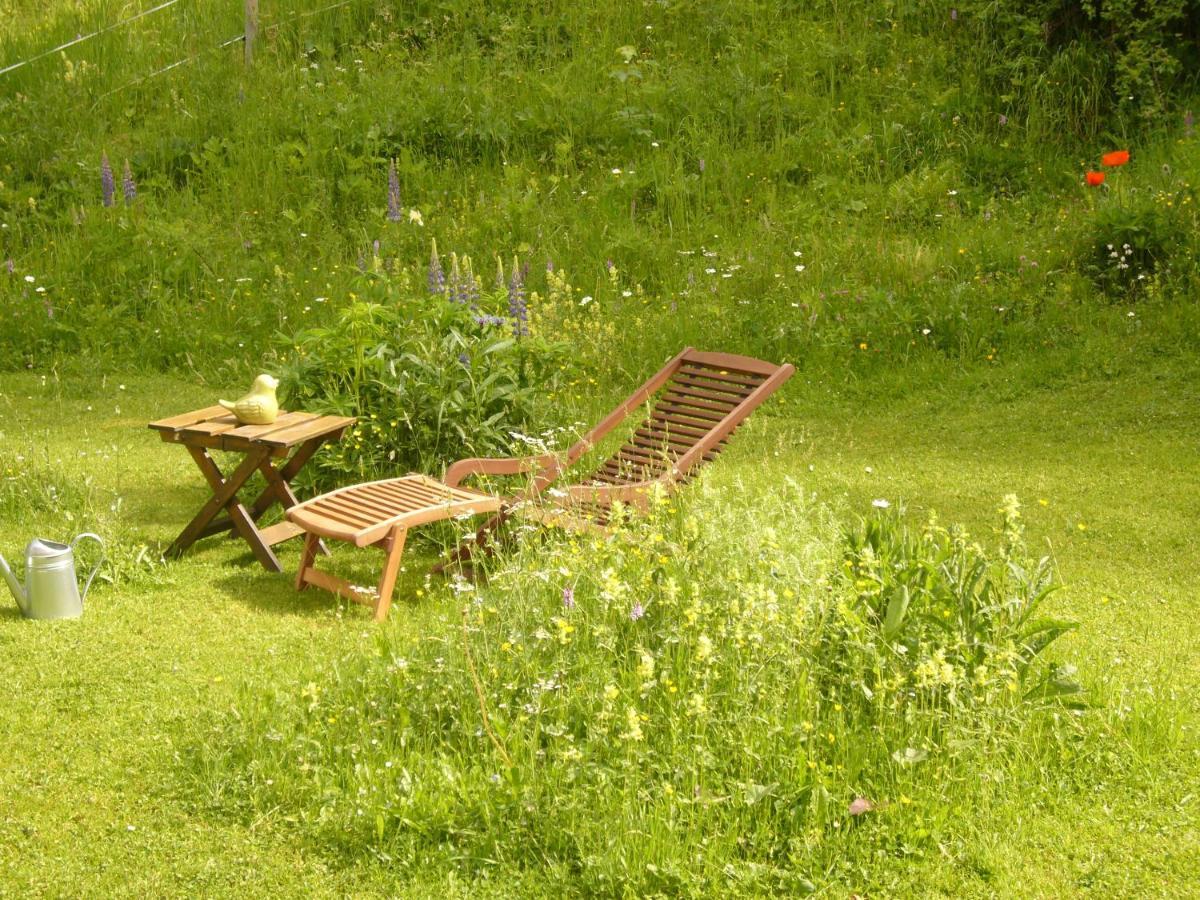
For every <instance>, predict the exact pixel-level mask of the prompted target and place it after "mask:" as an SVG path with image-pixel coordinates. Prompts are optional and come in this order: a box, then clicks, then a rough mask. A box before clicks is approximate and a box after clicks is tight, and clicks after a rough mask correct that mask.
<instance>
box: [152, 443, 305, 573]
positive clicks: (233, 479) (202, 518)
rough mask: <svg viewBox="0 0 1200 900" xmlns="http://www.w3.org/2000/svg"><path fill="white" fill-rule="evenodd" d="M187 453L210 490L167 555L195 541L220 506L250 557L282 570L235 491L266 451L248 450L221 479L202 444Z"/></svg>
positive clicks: (269, 567)
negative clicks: (210, 495) (241, 539)
mask: <svg viewBox="0 0 1200 900" xmlns="http://www.w3.org/2000/svg"><path fill="white" fill-rule="evenodd" d="M188 452H189V453H190V454H191V455H192V459H193V460H195V462H196V465H197V466H198V467H199V469H200V471H201V473H203V475H204V478H205V480H206V481H207V482H208V484H209V487H211V488H212V490H213V496H212V498H211V499H210V500H209V501H208V502H207V503H205V504H204V506H203V507H201V509H200V512H199V513H197V514H196V517H195V518H194V519H192V521H191V522H190V523H188V526H187V527H186V528H184V529H183V531H182V532H181V533H180V535H179V537H177V538H176V539H175V541H174V543H172V544H171V546H170V547H169V548H167V553H168V554H169V555H173V556H177V555H179V554H180V553H182V552H183V551H184V550H186V549H187V548H188V547H190V546H191V545H192V544H194V543H195V542H196V540H197V539H198V538H199V537H200V536H201V535H202V534H203V533H204V532H205V529H206V526H208V525H209V523H210V522H212V520H213V519H214V518H215V517H216V515H217V513H219V512H220V511H221V510H222V509H225V510H227V511H228V513H229V519H230V522H231V524H232V526H233V528H234V530H236V531H237V532H238V534H240V535H241V536H242V538H243V539H244V540H245V541H246V543H247V544H249V545H250V549H251V551H253V553H254V556H255V557H256V558H257V559H258V561H259V562H260V563H262V565H263V567H264V568H266V569H268V570H270V571H272V572H282V571H283V567H282V566H281V565H280V564H279V560H278V559H276V557H275V554H274V553H273V552H272V551H271V548H270V547H269V546H267V544H266V543H265V542H264V541H263V539H262V537H261V536H260V535H259V533H258V529H257V528H256V527H255V525H254V521H253V519H251V518H250V514H249V513H248V512H247V511H246V507H245V506H243V505H242V504H241V502H240V501H239V500H238V499H237V492H238V491H239V490H241V488H242V487H243V486H244V485H245V484H246V481H247V479H249V477H250V476H251V475H252V474H253V473H254V470H255V469H257V468H258V467H259V465H260V464H261V463H262V461H263V459H265V458H267V455H268V451H266V450H261V451H252V452H250V453H247V454H246V458H245V459H244V460H242V462H241V464H240V465H238V467H237V468H236V469H235V470H234V472H233V474H232V475H230V476H229V478H225V477H224V476H223V475H222V474H221V470H220V469H218V468H217V464H216V463H215V462H213V460H212V457H211V456H209V455H208V451H207V450H205V449H204V448H203V447H195V446H192V445H190V444H189V445H188Z"/></svg>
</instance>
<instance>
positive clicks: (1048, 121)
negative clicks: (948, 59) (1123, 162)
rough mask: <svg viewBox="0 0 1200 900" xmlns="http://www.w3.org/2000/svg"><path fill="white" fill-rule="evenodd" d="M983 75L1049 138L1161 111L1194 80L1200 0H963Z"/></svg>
mask: <svg viewBox="0 0 1200 900" xmlns="http://www.w3.org/2000/svg"><path fill="white" fill-rule="evenodd" d="M961 10H962V16H961V18H962V20H963V22H964V24H966V25H968V27H969V26H970V25H971V24H975V25H976V26H977V28H978V30H977V32H976V36H975V39H976V40H977V41H978V42H979V43H980V44H981V45H983V47H984V48H986V50H985V52H982V53H976V54H975V55H974V59H975V61H976V64H977V65H978V66H979V67H980V70H981V74H982V78H983V82H984V84H985V85H988V86H990V87H991V89H992V90H994V91H995V92H996V93H997V94H998V95H1000V96H1001V99H1002V100H1003V101H1004V102H1005V103H1006V104H1007V105H1010V107H1011V108H1012V109H1015V110H1022V111H1023V112H1025V114H1026V115H1027V116H1028V117H1029V118H1030V120H1031V124H1033V125H1035V127H1038V130H1039V131H1040V132H1041V133H1043V134H1045V135H1046V136H1051V135H1053V134H1055V133H1056V132H1059V131H1061V132H1063V133H1066V134H1072V135H1075V136H1077V137H1094V136H1095V135H1097V134H1100V133H1103V132H1106V131H1109V132H1111V131H1116V130H1118V124H1119V123H1118V122H1114V121H1113V120H1114V118H1116V119H1118V120H1120V119H1124V120H1126V121H1127V122H1128V124H1134V121H1133V120H1141V121H1143V122H1145V121H1149V120H1152V119H1155V118H1157V117H1160V116H1161V115H1162V114H1163V113H1164V112H1166V111H1167V110H1168V109H1169V108H1170V100H1171V98H1172V97H1173V96H1175V94H1176V93H1177V92H1179V91H1181V90H1183V89H1185V88H1186V87H1188V86H1189V85H1192V84H1194V83H1195V73H1196V72H1197V71H1198V68H1197V64H1198V63H1200V58H1198V57H1197V50H1196V48H1197V46H1200V40H1198V39H1200V5H1198V4H1197V3H1196V0H1086V2H1083V3H1077V2H1072V0H1016V2H1008V3H992V2H979V3H964V4H962V7H961Z"/></svg>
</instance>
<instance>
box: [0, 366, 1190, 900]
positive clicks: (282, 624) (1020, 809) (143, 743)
mask: <svg viewBox="0 0 1200 900" xmlns="http://www.w3.org/2000/svg"><path fill="white" fill-rule="evenodd" d="M1014 365H1016V364H1014ZM953 380H954V379H951V380H950V381H951V382H953ZM1008 381H1009V379H1008V372H1007V371H1006V370H1005V369H1002V368H999V367H998V368H996V369H994V370H991V372H990V378H989V379H987V380H985V381H984V382H982V383H980V382H978V381H976V383H975V384H974V385H973V386H972V387H971V389H969V390H967V389H963V386H962V385H956V384H954V383H949V384H946V385H942V386H939V387H938V388H934V389H930V390H929V391H927V392H920V391H914V392H912V393H911V395H910V396H909V397H908V398H907V399H903V400H898V401H891V400H888V401H883V400H879V401H875V402H870V403H866V404H863V403H858V402H856V403H851V402H849V401H848V400H846V399H839V397H838V396H836V395H834V396H832V397H829V396H826V395H825V393H824V392H823V391H821V390H819V389H818V388H817V387H816V386H813V385H805V384H804V383H802V382H801V379H800V378H797V379H796V380H795V382H794V383H793V384H792V385H791V386H790V388H789V390H788V394H789V403H788V404H787V409H788V415H787V417H779V416H775V417H767V416H761V417H759V418H758V419H757V420H756V421H754V422H753V424H752V425H751V426H750V427H749V428H748V429H747V430H746V432H745V433H744V434H743V436H742V437H741V438H740V440H739V442H738V443H737V444H736V450H735V451H733V452H731V453H730V454H729V455H728V456H727V457H726V458H725V459H723V461H722V463H721V464H720V465H718V466H715V467H714V468H713V470H712V474H711V477H712V478H713V479H714V480H715V482H716V483H718V484H719V485H721V486H723V487H725V488H727V489H728V490H730V491H735V490H736V489H737V484H738V482H739V480H742V479H744V480H747V481H748V480H752V479H753V480H760V479H762V478H772V477H775V476H776V475H780V476H781V475H783V474H790V475H792V476H794V477H795V478H797V479H798V480H799V481H801V482H802V483H803V484H804V485H805V486H806V487H808V488H810V489H811V490H812V491H813V492H815V493H816V495H817V497H818V499H820V500H821V501H823V502H825V503H827V504H828V505H830V506H831V507H832V508H833V509H834V510H835V512H836V513H837V515H838V516H839V517H842V518H845V519H849V517H850V516H851V515H852V514H853V513H855V512H859V511H862V510H864V509H865V508H867V507H868V506H869V504H870V501H871V500H872V499H875V498H887V499H888V500H890V501H891V502H892V503H893V504H897V503H904V504H905V505H907V506H908V507H909V508H910V509H912V510H924V509H927V508H928V509H935V510H937V512H938V513H939V515H940V517H941V519H942V520H943V521H945V522H952V521H961V522H964V523H966V524H967V526H968V527H969V528H971V529H972V530H973V531H976V532H980V533H983V534H986V535H988V537H990V533H989V529H990V528H991V527H992V524H993V523H994V522H995V520H996V516H995V510H996V507H997V506H998V504H999V501H1000V498H1001V497H1002V496H1003V495H1004V494H1007V493H1010V492H1012V493H1016V494H1017V495H1019V496H1020V498H1021V500H1022V502H1023V503H1024V509H1025V515H1026V522H1027V527H1028V537H1029V542H1030V544H1031V546H1034V547H1036V546H1039V545H1044V546H1047V547H1048V550H1049V552H1052V553H1053V555H1054V557H1055V559H1056V560H1057V563H1058V566H1059V569H1060V572H1061V575H1062V579H1063V581H1064V582H1065V584H1066V586H1067V587H1066V590H1064V591H1062V592H1060V593H1059V594H1058V595H1056V596H1055V598H1054V599H1053V600H1052V601H1051V603H1052V606H1053V607H1054V608H1053V612H1054V613H1055V614H1061V615H1064V616H1067V617H1070V618H1073V619H1076V620H1078V621H1080V622H1082V627H1081V628H1080V629H1079V630H1078V631H1077V632H1075V633H1073V634H1072V635H1070V636H1068V637H1067V638H1066V639H1064V640H1063V641H1062V642H1061V644H1060V645H1056V648H1055V652H1056V654H1057V655H1058V656H1060V657H1062V658H1064V659H1069V660H1071V661H1074V662H1076V663H1077V664H1078V665H1079V667H1080V671H1081V675H1082V677H1083V680H1084V681H1085V682H1086V683H1087V684H1088V685H1090V686H1095V687H1096V692H1097V695H1098V696H1102V697H1104V698H1105V702H1109V703H1113V702H1126V703H1129V704H1130V705H1132V706H1143V707H1146V706H1148V707H1153V708H1154V709H1155V712H1154V714H1152V715H1150V716H1149V717H1148V718H1147V721H1148V722H1149V723H1150V725H1148V727H1152V728H1153V729H1156V730H1155V732H1154V733H1155V735H1157V737H1156V738H1155V739H1156V740H1158V741H1159V744H1158V749H1157V751H1156V752H1153V753H1148V754H1147V755H1146V757H1145V758H1144V759H1140V760H1135V761H1130V760H1122V761H1119V762H1120V765H1114V767H1113V775H1112V777H1111V778H1106V779H1102V780H1099V781H1095V782H1093V783H1089V784H1085V785H1073V786H1072V785H1056V784H1054V783H1049V782H1047V783H1045V784H1043V785H1041V786H1040V787H1039V788H1038V789H1036V790H1033V791H1031V792H1023V793H1020V794H1016V793H1014V794H1013V795H1011V796H1008V797H1006V798H1005V799H1004V801H1003V802H1000V803H997V804H994V805H992V806H991V807H989V808H981V809H979V810H978V815H977V817H976V818H975V819H974V820H973V821H964V822H963V823H962V826H961V829H960V830H959V831H958V832H957V834H956V841H955V843H954V845H953V846H947V847H944V848H943V851H944V852H943V853H942V854H941V855H933V854H930V855H927V856H925V857H924V858H923V859H920V860H914V861H913V863H912V865H909V864H907V863H906V862H905V861H898V862H897V861H895V860H892V861H891V863H890V865H889V867H888V872H889V875H888V878H889V881H888V882H887V884H886V890H884V889H882V888H881V887H880V882H879V881H878V878H877V876H878V873H879V872H880V871H882V869H880V868H878V865H879V864H877V868H876V869H875V870H874V872H875V874H874V875H872V874H871V873H870V872H866V873H863V874H860V875H855V874H854V873H850V874H847V873H839V874H837V875H835V876H831V878H830V879H829V880H827V882H823V883H822V885H823V886H825V887H826V889H827V890H829V891H830V892H831V893H832V895H835V896H836V895H840V894H842V893H844V892H846V891H851V890H860V891H870V892H871V893H878V895H881V896H882V895H883V893H880V891H883V892H885V893H888V894H894V893H901V892H908V893H911V894H913V895H928V894H930V893H934V892H941V893H944V894H947V895H954V896H962V895H978V896H988V895H993V894H1001V895H1006V896H1064V895H1083V894H1092V893H1097V894H1101V895H1108V896H1133V895H1138V896H1156V895H1157V896H1182V895H1186V894H1188V893H1189V892H1192V891H1195V885H1196V884H1197V883H1200V864H1198V863H1197V861H1196V860H1197V859H1200V832H1198V830H1197V809H1198V808H1200V774H1198V772H1200V743H1198V742H1197V740H1196V728H1197V726H1198V725H1200V699H1198V698H1200V693H1198V692H1197V691H1196V688H1195V686H1196V683H1197V680H1198V676H1200V624H1198V621H1200V616H1198V615H1197V614H1198V613H1200V576H1198V575H1197V572H1196V563H1197V555H1196V551H1195V538H1194V534H1195V524H1196V522H1197V520H1198V519H1200V466H1198V465H1197V449H1198V442H1200V422H1198V420H1197V418H1196V416H1195V414H1194V413H1195V410H1196V409H1197V406H1198V403H1200V387H1198V385H1197V382H1196V380H1195V379H1194V377H1193V374H1192V367H1191V365H1190V361H1188V360H1174V359H1170V358H1164V359H1158V360H1155V361H1151V362H1149V363H1148V364H1146V365H1145V366H1143V367H1142V368H1140V369H1139V370H1137V371H1130V372H1128V373H1124V374H1122V373H1118V374H1115V375H1114V376H1113V377H1112V378H1110V379H1107V380H1085V381H1080V382H1076V383H1068V384H1065V385H1063V386H1061V387H1059V388H1057V389H1053V390H1048V389H1043V390H1038V391H1033V392H1029V393H1027V394H1025V393H1021V392H1020V391H1014V390H1011V389H1006V388H1005V385H1006V384H1007V383H1008ZM212 393H213V392H212V391H211V390H208V389H206V388H203V387H198V386H197V385H195V384H194V383H190V382H187V381H185V380H182V379H170V378H165V377H161V376H154V377H149V376H141V375H138V376H130V377H128V378H126V379H125V380H124V383H123V384H122V383H121V382H120V381H119V380H117V379H114V378H107V379H103V380H100V381H96V380H94V379H85V378H82V377H75V376H70V377H63V378H62V379H58V378H55V377H52V376H51V377H43V376H41V375H27V374H7V373H5V374H0V477H2V478H4V479H5V482H3V484H4V488H3V490H4V491H7V492H8V493H3V492H0V499H3V498H10V499H11V498H12V497H14V496H17V494H16V493H15V489H14V488H13V487H12V485H13V482H12V481H10V479H22V478H29V479H35V480H36V479H43V480H44V481H46V482H47V483H50V484H56V485H58V488H57V490H58V492H59V493H62V492H63V490H64V488H63V486H64V485H80V484H83V483H84V480H85V479H90V486H88V487H86V488H85V489H83V490H84V491H85V492H86V494H87V497H86V500H87V503H89V504H90V508H92V509H94V510H100V517H101V520H102V521H103V522H104V523H106V524H107V527H108V528H109V532H110V533H114V532H115V533H119V534H120V535H121V538H122V544H123V545H124V546H126V547H135V546H136V545H137V544H139V543H145V544H147V545H148V546H150V547H151V548H156V549H157V548H160V547H162V546H164V545H165V544H166V542H168V541H169V540H170V539H171V538H172V537H173V536H174V534H175V532H176V531H177V530H178V529H179V528H181V527H182V525H183V524H184V523H185V522H186V520H187V519H188V518H189V517H190V515H191V514H192V513H193V512H194V510H195V509H196V508H197V507H198V506H199V504H200V503H202V502H203V500H204V498H205V496H206V491H205V489H204V488H203V486H202V483H201V479H200V475H199V473H198V472H196V471H195V469H194V466H193V464H192V462H191V461H190V459H189V458H188V457H187V455H186V454H185V453H184V452H183V451H182V449H181V448H177V447H172V446H168V445H163V444H161V443H160V442H159V440H158V438H157V436H156V435H154V434H152V433H151V432H149V431H148V430H146V428H145V423H146V422H147V421H149V420H151V419H153V418H156V417H159V416H162V415H166V414H168V413H170V412H173V411H177V410H181V409H186V408H191V407H193V406H200V405H204V404H206V403H208V402H210V398H211V396H212ZM22 457H23V459H22ZM18 463H21V465H20V466H18ZM18 473H22V474H18ZM25 473H28V474H25ZM21 496H26V495H25V494H22V495H21ZM118 498H119V503H118V502H117V501H118ZM114 504H116V509H115V510H113V509H110V507H112V506H113V505H114ZM63 505H64V506H65V507H68V508H69V507H70V505H71V504H69V503H64V504H63ZM63 519H64V517H63V515H62V513H61V511H60V510H56V509H55V506H54V504H53V502H51V501H46V502H44V503H33V502H26V503H24V504H21V503H13V502H9V503H8V505H4V504H3V503H0V549H2V550H3V552H4V553H5V555H6V557H7V558H8V559H9V561H10V563H11V562H13V561H14V559H15V558H16V557H18V556H19V551H20V548H21V547H23V546H24V543H25V542H26V541H27V540H28V539H29V538H30V537H32V536H33V535H35V534H37V535H42V536H46V537H52V538H63V537H69V536H70V533H73V531H74V530H85V527H84V526H87V527H91V526H92V525H94V524H95V523H94V522H92V521H85V522H82V523H75V524H71V523H66V522H64V521H63ZM296 554H297V545H296V544H295V543H293V544H291V545H289V546H288V547H287V548H286V549H285V551H284V553H283V559H284V561H285V565H286V566H287V567H289V568H291V567H293V566H294V565H295V560H296ZM131 555H132V554H131V553H130V552H129V551H126V552H125V556H126V557H131ZM342 555H343V556H345V551H344V550H343V552H342ZM357 561H358V562H360V563H363V562H365V563H367V564H370V563H374V562H375V561H376V560H374V559H373V558H368V557H366V556H364V555H360V556H359V557H358V559H357ZM408 562H409V566H408V572H407V573H406V578H407V580H406V581H405V582H403V583H402V584H401V587H400V589H399V591H400V594H401V595H404V594H405V592H406V590H407V592H408V594H409V596H411V591H412V588H413V586H414V585H415V583H416V579H418V578H419V577H420V573H421V571H423V570H422V566H425V565H427V560H425V559H423V558H422V557H421V555H420V553H419V552H418V553H416V554H414V555H412V556H410V557H409V559H408ZM123 564H125V565H127V566H128V565H132V560H131V558H128V559H123ZM363 571H364V577H366V575H365V572H366V569H365V567H364V569H363ZM427 618H428V611H427V610H422V608H421V605H420V604H414V603H411V602H408V603H406V602H403V601H401V602H399V603H398V605H397V606H396V607H394V608H393V613H392V617H391V620H390V621H389V622H388V623H387V625H386V626H384V627H387V628H392V629H398V630H405V629H421V628H422V627H423V624H425V622H426V619H427ZM374 628H375V626H373V625H372V624H371V623H370V622H369V619H368V615H367V613H366V611H365V610H360V609H350V610H344V609H339V608H338V606H337V604H335V602H334V600H333V599H332V598H331V597H330V596H328V595H326V594H323V593H321V592H317V591H310V592H308V593H306V594H304V595H297V594H296V593H295V592H294V591H293V590H292V587H291V582H290V578H289V577H286V576H274V575H267V574H265V573H264V572H263V571H262V570H261V569H260V568H259V567H258V566H257V565H256V564H255V563H254V562H253V559H252V558H251V557H250V556H249V555H248V553H246V552H243V548H242V546H241V545H239V544H236V543H232V542H229V541H226V540H224V539H220V538H214V539H210V540H208V541H207V542H205V543H203V544H202V545H200V546H199V547H197V548H195V549H194V550H193V552H192V553H191V554H190V555H189V556H187V557H186V558H184V559H182V560H180V561H176V562H172V563H170V564H168V565H165V566H158V567H153V568H151V569H149V570H145V571H141V572H140V574H138V575H137V576H136V577H135V578H134V579H132V580H131V581H128V582H125V583H124V584H123V585H122V586H121V587H117V588H114V587H112V586H110V585H108V584H100V585H99V586H98V587H96V588H95V589H94V592H93V594H92V595H91V596H90V597H89V598H88V603H87V612H86V615H85V617H84V618H83V620H82V621H80V622H65V623H58V624H53V625H51V624H44V623H32V622H26V621H23V620H22V619H21V618H19V616H18V615H17V612H16V609H15V606H12V605H9V606H7V607H6V608H5V610H4V611H3V612H2V613H0V671H2V672H3V681H4V684H5V685H6V688H7V691H8V697H7V700H6V702H5V703H4V704H3V706H2V707H0V733H3V734H4V735H6V741H5V743H6V748H5V750H6V752H5V755H4V758H3V761H2V762H0V894H5V895H7V894H12V895H30V894H48V895H91V896H95V895H111V894H144V895H196V894H198V893H208V894H225V895H235V894H236V895H239V896H258V895H263V896H267V895H270V896H297V895H333V894H338V895H341V894H347V893H359V894H366V895H371V894H375V893H380V894H384V893H385V894H394V893H406V892H409V893H411V894H412V895H414V896H428V895H433V894H435V893H437V894H451V895H454V894H462V893H471V894H472V895H477V894H478V893H479V892H480V891H479V888H478V886H477V885H476V886H471V885H464V884H462V883H460V882H457V881H455V880H454V879H452V878H451V879H450V880H447V877H446V876H445V874H444V873H433V874H432V875H431V878H430V879H429V880H428V881H418V882H417V883H414V884H411V885H399V884H396V883H394V882H393V879H392V878H391V877H389V874H388V872H387V871H386V870H385V869H384V868H383V867H382V866H381V865H380V864H377V863H375V862H373V861H372V860H370V859H365V858H364V859H357V860H346V859H341V858H335V857H332V856H330V855H329V854H327V853H326V852H323V850H322V848H321V847H319V846H314V845H313V844H312V842H311V841H307V840H306V839H305V837H304V835H303V834H300V833H298V832H297V829H295V828H293V827H291V826H290V824H289V823H288V822H287V821H286V820H285V819H284V818H283V817H279V816H271V815H265V816H263V817H262V818H260V819H259V820H257V821H236V820H231V819H230V818H229V817H228V816H226V815H222V814H219V813H216V812H214V811H213V810H212V809H211V808H210V806H209V805H207V804H206V801H205V798H204V797H203V796H202V795H200V794H199V793H198V792H197V790H196V789H195V787H194V785H195V783H196V782H195V773H194V770H193V768H192V766H193V763H191V762H190V759H191V757H190V755H189V753H188V749H189V746H190V745H191V744H193V743H194V742H195V741H196V740H197V736H198V735H199V734H201V733H202V732H203V729H204V728H205V727H206V722H208V721H209V720H210V719H211V718H212V717H213V716H215V715H217V714H220V713H222V712H224V711H226V710H228V709H229V707H230V705H231V703H232V702H233V701H234V700H235V698H236V695H237V691H238V689H239V686H241V685H243V684H246V683H250V682H261V681H264V680H267V679H271V678H275V677H280V676H282V675H284V674H286V673H288V672H290V671H293V670H294V669H295V668H296V667H297V666H303V665H305V664H306V663H307V662H311V661H313V660H319V659H325V658H329V657H332V656H335V655H337V654H339V653H342V652H345V651H346V650H348V649H351V648H353V647H355V646H358V645H360V644H362V643H363V641H364V637H367V638H369V636H370V635H371V634H372V632H373V629H374ZM1035 780H1036V779H1035ZM946 790H947V791H948V792H952V791H953V790H954V786H953V785H947V786H946ZM859 855H860V856H861V855H862V854H861V848H860V851H859ZM819 886H821V885H819ZM505 887H506V888H507V889H508V890H509V891H511V890H514V889H515V888H514V886H513V885H512V884H511V883H507V884H506V885H505ZM532 889H533V886H531V887H530V890H532ZM496 891H497V893H499V894H503V893H504V889H502V888H500V887H499V886H498V887H497V888H496Z"/></svg>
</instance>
